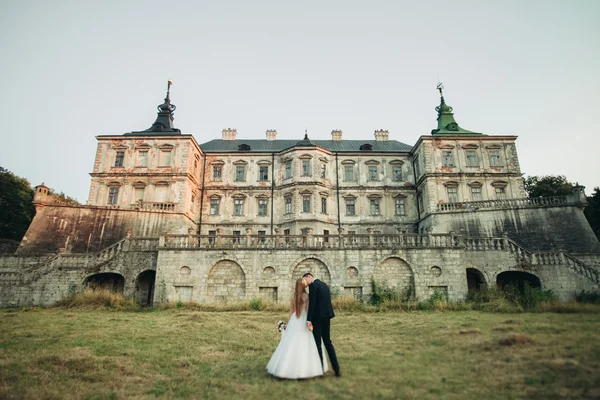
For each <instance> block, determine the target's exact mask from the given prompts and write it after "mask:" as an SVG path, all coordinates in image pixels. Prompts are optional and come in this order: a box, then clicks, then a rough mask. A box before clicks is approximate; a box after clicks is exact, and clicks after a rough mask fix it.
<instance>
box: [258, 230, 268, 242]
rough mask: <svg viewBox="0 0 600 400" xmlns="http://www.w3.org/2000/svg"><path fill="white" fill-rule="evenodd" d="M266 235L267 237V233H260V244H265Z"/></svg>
mask: <svg viewBox="0 0 600 400" xmlns="http://www.w3.org/2000/svg"><path fill="white" fill-rule="evenodd" d="M266 235H267V231H258V241H259V242H260V243H264V242H265V236H266Z"/></svg>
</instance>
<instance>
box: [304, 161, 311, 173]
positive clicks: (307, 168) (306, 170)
mask: <svg viewBox="0 0 600 400" xmlns="http://www.w3.org/2000/svg"><path fill="white" fill-rule="evenodd" d="M311 175H312V174H311V171H310V160H302V176H311Z"/></svg>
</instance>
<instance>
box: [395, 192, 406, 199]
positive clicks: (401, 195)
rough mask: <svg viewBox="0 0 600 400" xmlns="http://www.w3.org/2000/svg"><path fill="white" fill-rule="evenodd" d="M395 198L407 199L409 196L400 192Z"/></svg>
mask: <svg viewBox="0 0 600 400" xmlns="http://www.w3.org/2000/svg"><path fill="white" fill-rule="evenodd" d="M393 197H394V199H406V198H407V197H408V196H407V195H405V194H402V193H398V194H396V195H394V196H393Z"/></svg>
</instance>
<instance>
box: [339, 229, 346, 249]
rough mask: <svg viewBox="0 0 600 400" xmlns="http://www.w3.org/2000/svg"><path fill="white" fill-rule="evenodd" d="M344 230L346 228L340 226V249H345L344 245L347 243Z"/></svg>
mask: <svg viewBox="0 0 600 400" xmlns="http://www.w3.org/2000/svg"><path fill="white" fill-rule="evenodd" d="M344 231H345V229H344V228H338V247H339V248H340V249H343V248H344V247H345V246H344V245H345V243H344Z"/></svg>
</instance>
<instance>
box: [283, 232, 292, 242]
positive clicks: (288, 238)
mask: <svg viewBox="0 0 600 400" xmlns="http://www.w3.org/2000/svg"><path fill="white" fill-rule="evenodd" d="M290 232H291V230H290V229H284V230H283V235H284V236H285V242H286V243H289V242H290Z"/></svg>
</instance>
